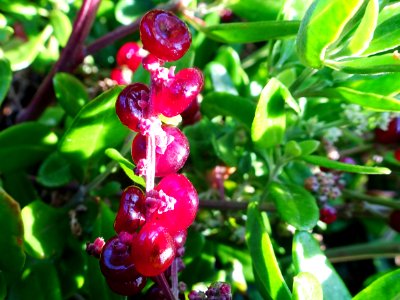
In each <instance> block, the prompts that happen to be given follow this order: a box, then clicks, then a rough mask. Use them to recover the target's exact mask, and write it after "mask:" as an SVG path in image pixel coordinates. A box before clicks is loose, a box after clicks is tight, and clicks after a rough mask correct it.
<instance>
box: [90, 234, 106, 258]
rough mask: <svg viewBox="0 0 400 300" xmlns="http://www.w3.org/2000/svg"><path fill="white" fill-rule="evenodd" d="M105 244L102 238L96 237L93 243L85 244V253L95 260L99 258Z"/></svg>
mask: <svg viewBox="0 0 400 300" xmlns="http://www.w3.org/2000/svg"><path fill="white" fill-rule="evenodd" d="M105 244H106V242H105V241H104V239H103V238H101V237H98V238H96V239H95V240H94V242H93V243H87V244H86V252H87V254H89V255H91V256H94V257H96V258H100V255H101V252H102V251H103V247H104V245H105Z"/></svg>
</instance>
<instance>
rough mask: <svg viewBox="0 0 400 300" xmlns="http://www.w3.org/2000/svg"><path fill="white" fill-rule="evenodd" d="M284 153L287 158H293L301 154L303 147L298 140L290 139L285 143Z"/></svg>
mask: <svg viewBox="0 0 400 300" xmlns="http://www.w3.org/2000/svg"><path fill="white" fill-rule="evenodd" d="M284 155H285V158H286V159H292V158H295V157H298V156H300V155H301V148H300V146H299V144H298V143H297V142H296V141H293V140H292V141H289V142H287V143H286V144H285V150H284Z"/></svg>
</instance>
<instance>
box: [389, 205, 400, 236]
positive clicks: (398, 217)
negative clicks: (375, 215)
mask: <svg viewBox="0 0 400 300" xmlns="http://www.w3.org/2000/svg"><path fill="white" fill-rule="evenodd" d="M389 226H390V227H391V228H392V229H393V230H396V231H397V232H400V210H394V211H392V212H391V213H390V215H389Z"/></svg>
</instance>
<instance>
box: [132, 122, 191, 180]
mask: <svg viewBox="0 0 400 300" xmlns="http://www.w3.org/2000/svg"><path fill="white" fill-rule="evenodd" d="M162 128H163V130H164V131H165V133H166V134H167V138H168V139H172V142H171V143H170V144H169V145H168V146H167V147H166V149H165V150H164V153H159V152H156V176H157V177H164V176H166V175H168V174H171V173H176V172H177V171H179V170H180V169H181V168H182V167H183V165H184V164H185V162H186V160H187V158H188V156H189V142H188V140H187V138H186V137H185V135H184V134H183V133H182V131H180V130H179V129H178V128H176V127H171V126H162ZM131 154H132V160H133V161H134V163H135V164H138V162H139V160H141V159H144V158H146V137H145V136H144V135H141V134H138V135H136V136H135V138H134V139H133V141H132V152H131Z"/></svg>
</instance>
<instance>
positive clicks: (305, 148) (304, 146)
mask: <svg viewBox="0 0 400 300" xmlns="http://www.w3.org/2000/svg"><path fill="white" fill-rule="evenodd" d="M298 144H299V147H300V149H301V154H302V155H309V154H311V153H313V152H314V151H315V150H317V149H318V147H319V144H320V142H319V141H316V140H306V141H301V142H299V143H298Z"/></svg>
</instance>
